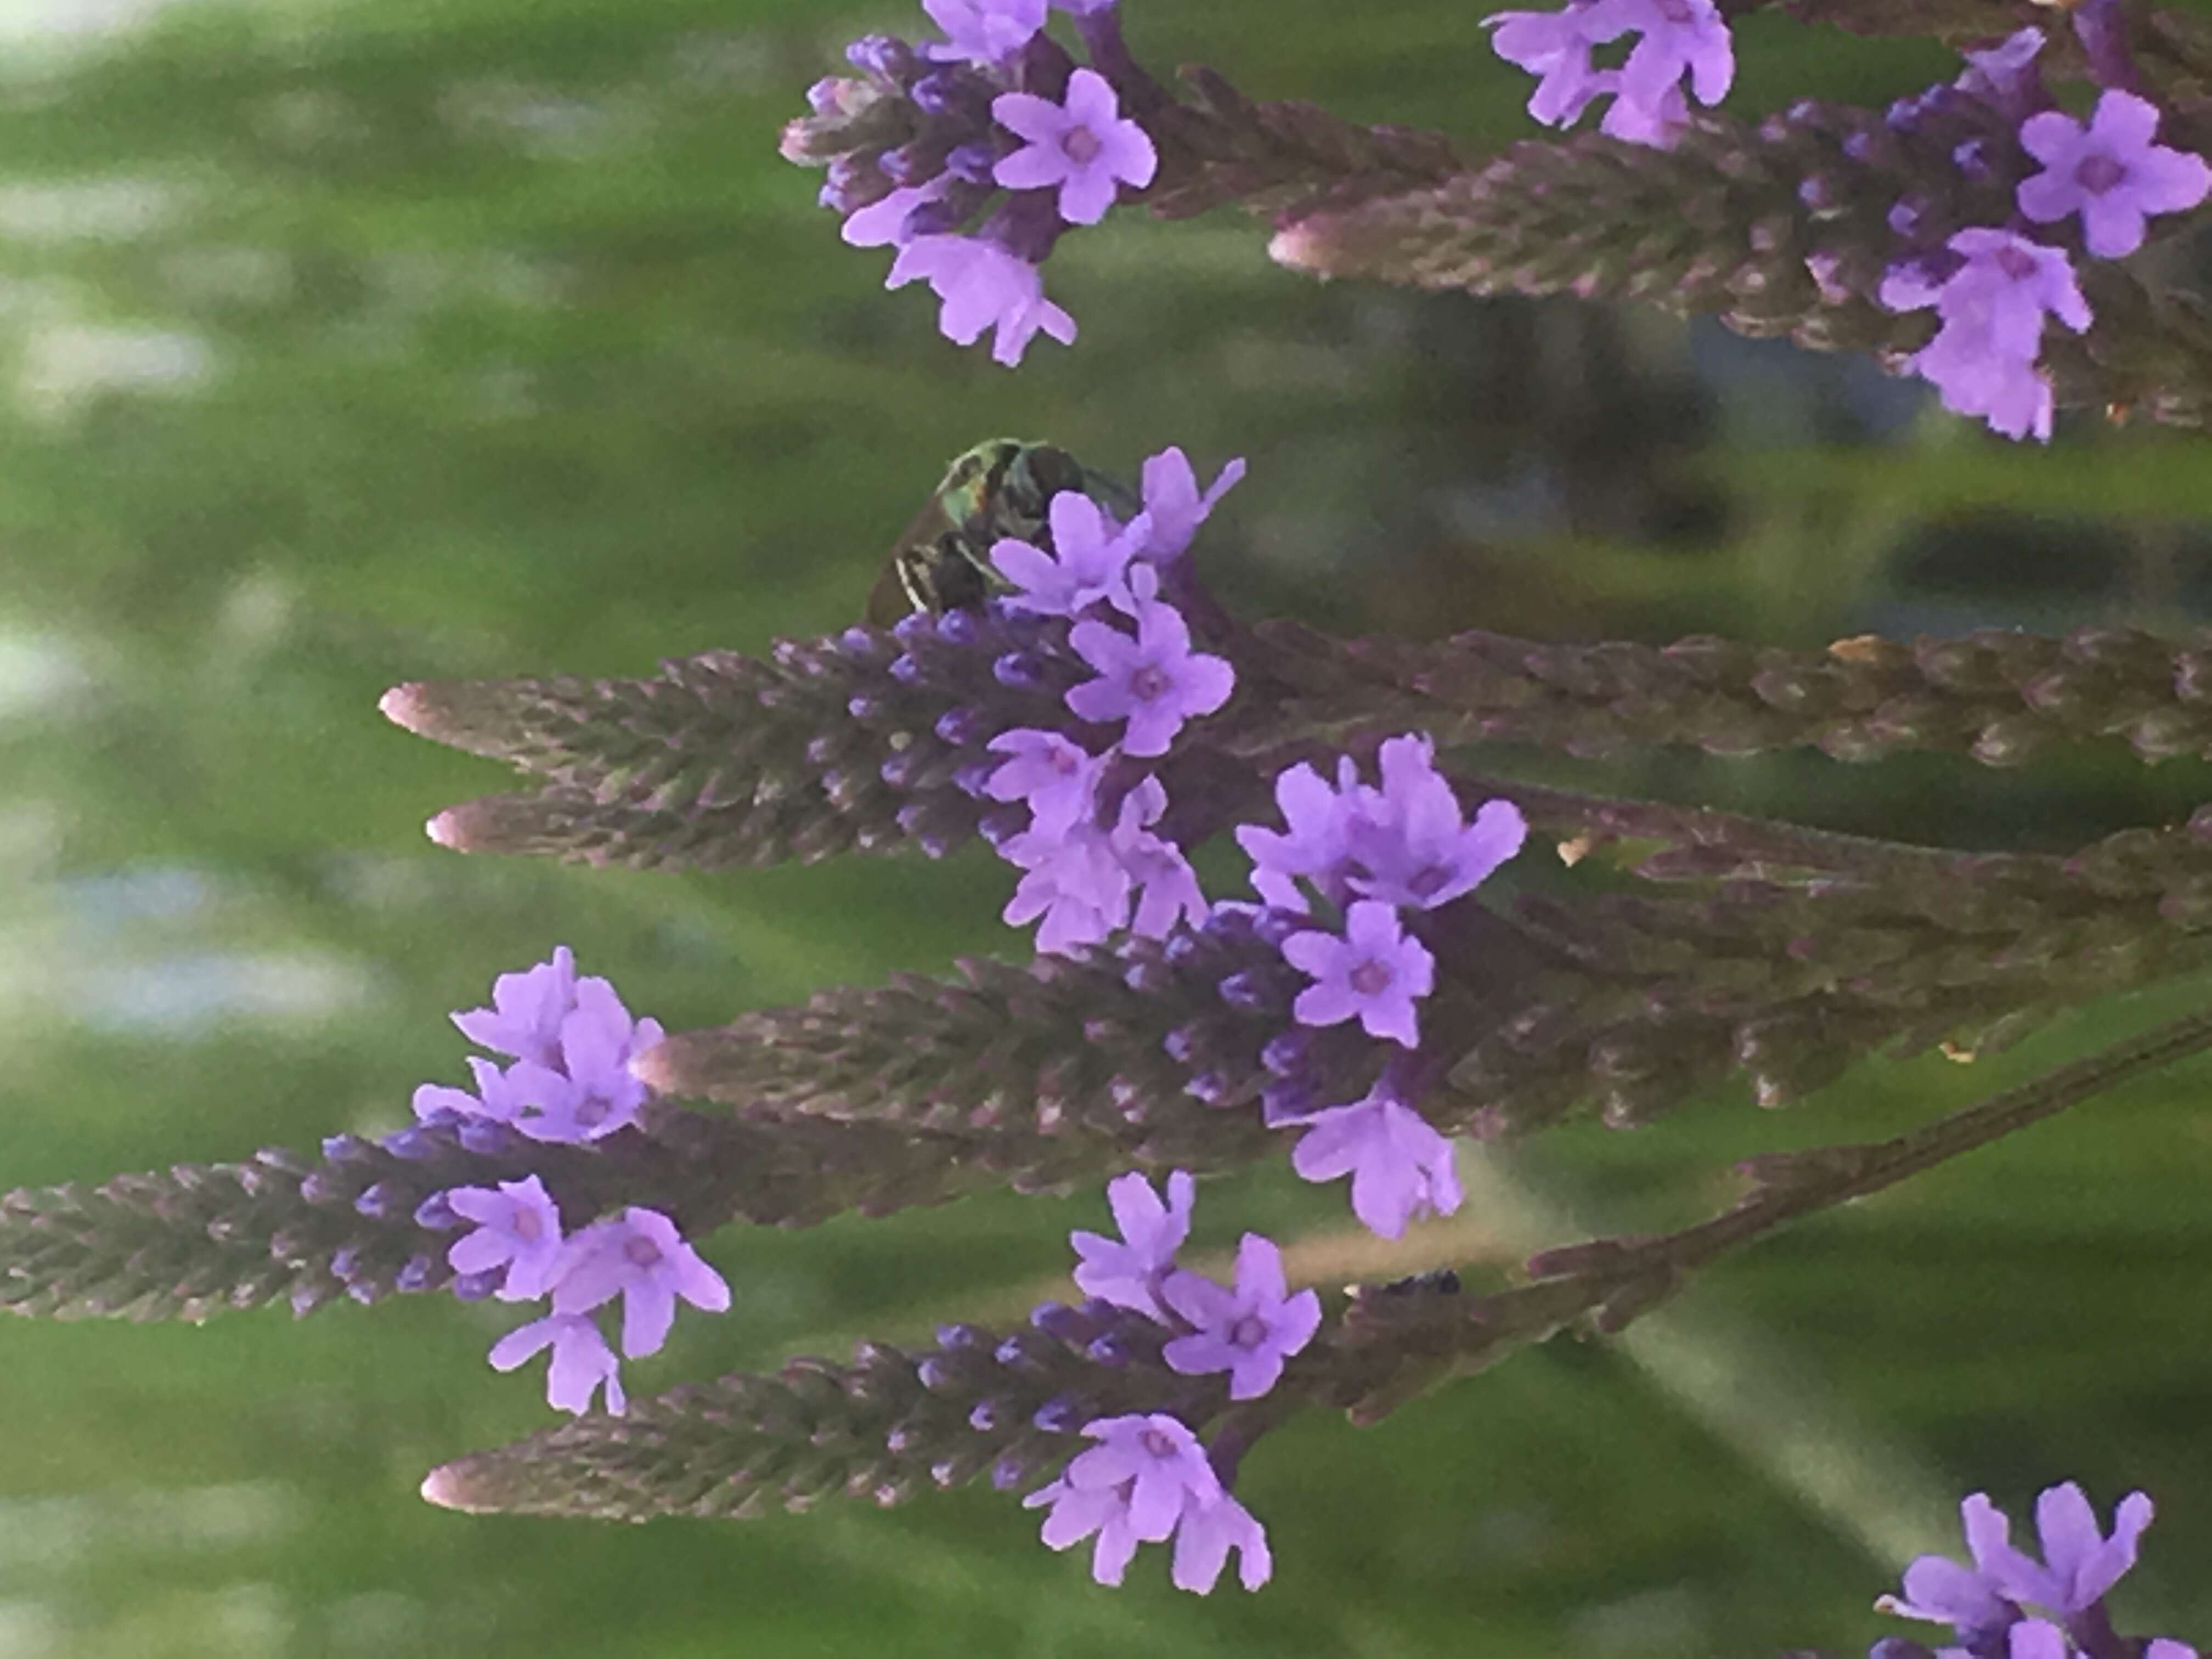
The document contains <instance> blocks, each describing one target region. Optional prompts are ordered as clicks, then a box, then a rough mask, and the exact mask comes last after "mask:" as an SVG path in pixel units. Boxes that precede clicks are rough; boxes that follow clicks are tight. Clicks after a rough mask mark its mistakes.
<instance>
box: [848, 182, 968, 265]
mask: <svg viewBox="0 0 2212 1659" xmlns="http://www.w3.org/2000/svg"><path fill="white" fill-rule="evenodd" d="M951 187H952V179H951V176H950V175H949V174H946V173H939V174H938V175H937V177H935V178H934V179H930V180H929V181H928V182H927V183H926V184H920V185H902V186H901V187H900V188H898V189H896V190H894V191H891V193H890V195H888V196H886V197H884V198H883V199H882V200H881V201H879V202H872V203H870V204H868V205H867V206H866V207H864V208H860V209H858V210H855V211H854V212H852V213H848V214H847V215H846V216H845V223H844V225H843V227H842V228H841V229H840V230H839V231H838V233H837V234H838V235H839V236H840V237H842V239H843V240H844V241H845V243H846V245H847V246H850V247H904V246H906V245H907V244H908V242H910V241H912V240H914V237H913V235H912V234H911V233H910V232H909V231H908V228H907V222H908V220H909V219H911V218H912V217H913V216H914V215H915V211H916V210H918V209H921V208H924V207H927V205H929V204H931V203H932V202H935V201H938V200H940V199H941V198H942V197H944V195H945V191H948V190H950V189H951Z"/></svg>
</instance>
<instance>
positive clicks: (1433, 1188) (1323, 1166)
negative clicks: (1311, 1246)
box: [1291, 1083, 1463, 1238]
mask: <svg viewBox="0 0 2212 1659" xmlns="http://www.w3.org/2000/svg"><path fill="white" fill-rule="evenodd" d="M1292 1121H1293V1122H1295V1123H1297V1124H1298V1125H1299V1126H1301V1127H1304V1129H1305V1132H1306V1133H1305V1134H1304V1138H1303V1139H1300V1140H1299V1142H1298V1144H1297V1148H1296V1150H1295V1151H1293V1152H1291V1168H1292V1169H1293V1170H1297V1173H1298V1175H1299V1176H1300V1177H1301V1178H1302V1179H1304V1180H1307V1181H1334V1180H1335V1179H1336V1178H1337V1177H1338V1176H1342V1175H1347V1174H1348V1175H1350V1176H1351V1177H1352V1213H1353V1214H1354V1215H1356V1216H1358V1218H1359V1219H1360V1220H1361V1221H1362V1222H1363V1223H1364V1224H1365V1225H1366V1226H1367V1227H1368V1228H1370V1230H1371V1231H1375V1232H1377V1233H1380V1234H1381V1235H1382V1236H1383V1237H1385V1238H1397V1237H1401V1235H1403V1233H1404V1232H1405V1231H1406V1226H1407V1223H1408V1222H1410V1221H1412V1220H1413V1218H1414V1217H1415V1216H1417V1215H1419V1214H1421V1213H1422V1212H1433V1213H1435V1214H1437V1215H1449V1214H1451V1213H1452V1212H1454V1211H1455V1210H1457V1209H1458V1208H1459V1206H1460V1204H1461V1201H1462V1196H1463V1194H1462V1193H1461V1191H1460V1184H1459V1174H1458V1171H1457V1170H1455V1169H1454V1168H1453V1167H1452V1147H1451V1142H1450V1141H1449V1140H1448V1139H1445V1138H1444V1137H1443V1135H1441V1134H1438V1133H1437V1131H1436V1130H1435V1129H1434V1128H1433V1127H1431V1126H1430V1123H1429V1121H1428V1120H1427V1119H1426V1118H1425V1117H1423V1116H1422V1115H1420V1114H1419V1112H1417V1111H1415V1110H1414V1109H1413V1108H1412V1107H1410V1106H1408V1105H1407V1104H1406V1103H1404V1102H1403V1101H1401V1100H1400V1099H1399V1098H1398V1097H1397V1096H1396V1095H1395V1093H1393V1092H1392V1091H1390V1089H1389V1085H1387V1084H1383V1083H1378V1084H1376V1085H1375V1087H1374V1088H1372V1089H1370V1090H1369V1091H1367V1094H1366V1095H1365V1097H1364V1098H1362V1099H1360V1100H1358V1101H1356V1102H1354V1103H1352V1104H1351V1105H1349V1106H1331V1107H1328V1108H1327V1109H1323V1110H1322V1111H1318V1112H1316V1113H1315V1114H1313V1115H1312V1116H1310V1117H1308V1118H1301V1119H1295V1120H1292Z"/></svg>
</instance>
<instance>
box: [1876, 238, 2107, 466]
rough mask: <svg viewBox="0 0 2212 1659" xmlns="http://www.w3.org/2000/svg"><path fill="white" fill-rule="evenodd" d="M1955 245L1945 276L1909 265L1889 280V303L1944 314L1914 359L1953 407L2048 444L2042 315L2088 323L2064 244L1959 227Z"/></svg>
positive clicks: (1885, 296)
mask: <svg viewBox="0 0 2212 1659" xmlns="http://www.w3.org/2000/svg"><path fill="white" fill-rule="evenodd" d="M1949 247H1950V251H1951V252H1952V253H1954V254H1955V255H1958V256H1960V258H1962V259H1963V261H1964V263H1963V264H1960V266H1959V267H1958V268H1957V270H1954V272H1952V274H1951V275H1950V276H1948V277H1947V278H1945V279H1944V280H1943V281H1942V282H1940V283H1936V282H1931V281H1930V280H1929V276H1928V275H1927V273H1926V272H1925V271H1924V270H1922V269H1921V268H1920V267H1918V266H1917V265H1916V264H1902V265H1899V266H1896V267H1894V268H1893V269H1892V270H1891V271H1890V273H1889V275H1888V276H1886V277H1885V278H1884V279H1883V280H1882V284H1881V303H1882V304H1883V305H1884V306H1886V307H1888V308H1889V309H1890V310H1892V311H1899V312H1902V311H1917V310H1921V309H1923V308H1925V307H1929V306H1933V307H1935V308H1936V314H1937V315H1938V316H1939V317H1941V318H1942V322H1943V325H1942V329H1941V330H1940V331H1938V332H1937V334H1936V337H1935V338H1934V339H1933V340H1931V341H1929V343H1928V344H1927V345H1926V346H1924V347H1923V348H1922V349H1921V350H1920V351H1918V352H1917V353H1916V354H1915V355H1914V356H1912V357H1911V359H1909V360H1908V362H1909V366H1910V367H1911V368H1912V369H1913V370H1914V372H1915V373H1917V374H1920V375H1921V376H1922V377H1923V378H1924V379H1926V380H1930V381H1933V382H1934V383H1935V385H1936V386H1937V387H1938V389H1940V390H1941V391H1942V394H1943V403H1944V406H1945V407H1946V408H1948V409H1951V410H1956V411H1957V412H1958V413H1960V414H1962V415H1979V416H1984V418H1986V419H1987V420H1988V422H1989V423H1990V426H1991V427H1993V428H1996V430H1997V431H1999V432H2002V433H2003V434H2005V435H2007V436H2008V437H2013V438H2021V437H2025V436H2027V435H2028V434H2029V433H2030V432H2033V434H2034V435H2036V436H2037V437H2038V438H2039V439H2042V440H2044V441H2049V439H2050V437H2051V416H2052V397H2051V382H2050V381H2049V380H2047V379H2045V377H2044V375H2043V374H2041V373H2040V372H2039V370H2038V369H2037V368H2036V367H2035V360H2036V358H2037V356H2039V354H2040V353H2041V350H2042V345H2043V320H2044V318H2045V315H2046V314H2047V315H2050V316H2054V317H2056V318H2057V319H2058V320H2059V321H2060V322H2061V323H2063V324H2064V325H2066V326H2067V327H2068V328H2070V329H2072V330H2073V331H2075V332H2076V333H2079V332H2081V331H2082V330H2084V329H2086V328H2087V327H2088V326H2089V321H2090V313H2089V304H2088V301H2086V300H2084V299H2083V298H2082V297H2081V288H2080V287H2079V285H2078V284H2077V283H2075V280H2074V268H2073V265H2072V264H2071V263H2070V262H2069V260H2068V259H2067V258H2066V255H2065V254H2064V252H2062V251H2061V250H2059V249H2057V248H2055V247H2046V246H2044V245H2043V244H2042V243H2040V242H2034V241H2030V240H2028V239H2027V237H2025V236H2020V235H2016V234H2014V233H2013V232H2011V231H2006V230H1990V229H1985V228H1977V229H1972V230H1962V231H1960V233H1959V234H1957V235H1955V236H1954V237H1952V238H1951V240H1950V244H1949Z"/></svg>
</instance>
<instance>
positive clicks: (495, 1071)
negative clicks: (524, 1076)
mask: <svg viewBox="0 0 2212 1659" xmlns="http://www.w3.org/2000/svg"><path fill="white" fill-rule="evenodd" d="M526 1063H527V1062H526ZM518 1069H519V1068H518ZM469 1070H470V1071H471V1073H474V1074H475V1076H476V1080H477V1091H476V1093H475V1094H471V1093H470V1092H469V1091H467V1090H466V1089H455V1088H453V1087H451V1086H449V1085H446V1084H442V1083H426V1084H424V1085H422V1087H421V1088H419V1089H417V1090H416V1091H415V1103H414V1104H415V1115H416V1117H417V1118H428V1117H432V1116H435V1115H436V1114H438V1113H440V1112H458V1113H459V1114H460V1115H462V1116H463V1117H489V1118H495V1119H496V1120H498V1121H500V1122H501V1123H507V1122H511V1121H513V1118H514V1115H515V1114H516V1113H517V1112H519V1111H520V1110H521V1109H522V1103H521V1102H520V1101H519V1100H517V1099H516V1098H515V1096H514V1089H513V1085H512V1084H511V1083H509V1082H508V1080H507V1073H505V1072H503V1071H501V1069H500V1068H499V1067H498V1066H495V1065H494V1064H493V1063H492V1062H491V1061H490V1060H486V1059H484V1058H483V1056H481V1055H478V1054H471V1056H470V1057H469Z"/></svg>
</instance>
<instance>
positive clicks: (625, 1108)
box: [507, 979, 662, 1142]
mask: <svg viewBox="0 0 2212 1659" xmlns="http://www.w3.org/2000/svg"><path fill="white" fill-rule="evenodd" d="M661 1036H662V1032H661V1029H660V1023H659V1021H658V1020H653V1019H641V1020H635V1021H634V1020H632V1019H631V1018H630V1017H629V1010H628V1009H627V1008H625V1007H623V1003H622V999H621V998H620V997H618V996H617V995H616V994H615V989H614V987H613V986H611V985H610V984H608V983H607V981H605V980H603V979H586V980H581V981H578V983H577V986H576V992H575V1006H574V1008H572V1009H571V1010H570V1011H569V1013H568V1018H566V1019H564V1020H562V1022H561V1054H560V1060H561V1064H560V1069H558V1070H555V1069H553V1068H552V1067H550V1066H538V1065H533V1064H532V1062H530V1061H528V1060H523V1061H521V1062H520V1063H518V1064H517V1065H515V1066H513V1067H511V1068H510V1069H509V1070H508V1072H507V1085H508V1086H509V1088H510V1089H511V1090H512V1091H513V1094H514V1097H515V1099H516V1100H517V1101H518V1102H519V1103H520V1110H519V1111H518V1113H517V1114H516V1115H515V1116H514V1118H513V1124H514V1127H516V1128H518V1129H520V1131H521V1132H522V1133H524V1134H526V1135H528V1136H529V1137H530V1138H531V1139H533V1140H545V1141H557V1142H574V1141H585V1140H598V1139H601V1138H603V1137H604V1136H606V1135H611V1134H612V1133H615V1131H616V1130H617V1129H622V1128H626V1127H629V1125H630V1124H632V1123H635V1121H637V1115H638V1111H639V1109H640V1108H641V1107H642V1106H643V1105H644V1104H645V1097H646V1088H645V1085H643V1084H642V1083H640V1082H639V1081H638V1080H637V1079H635V1077H632V1076H631V1075H630V1070H629V1063H630V1061H631V1060H635V1058H636V1057H637V1056H638V1055H640V1054H643V1053H644V1052H645V1051H646V1050H647V1048H652V1047H653V1046H654V1045H655V1044H656V1043H658V1042H659V1041H660V1039H661Z"/></svg>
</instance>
